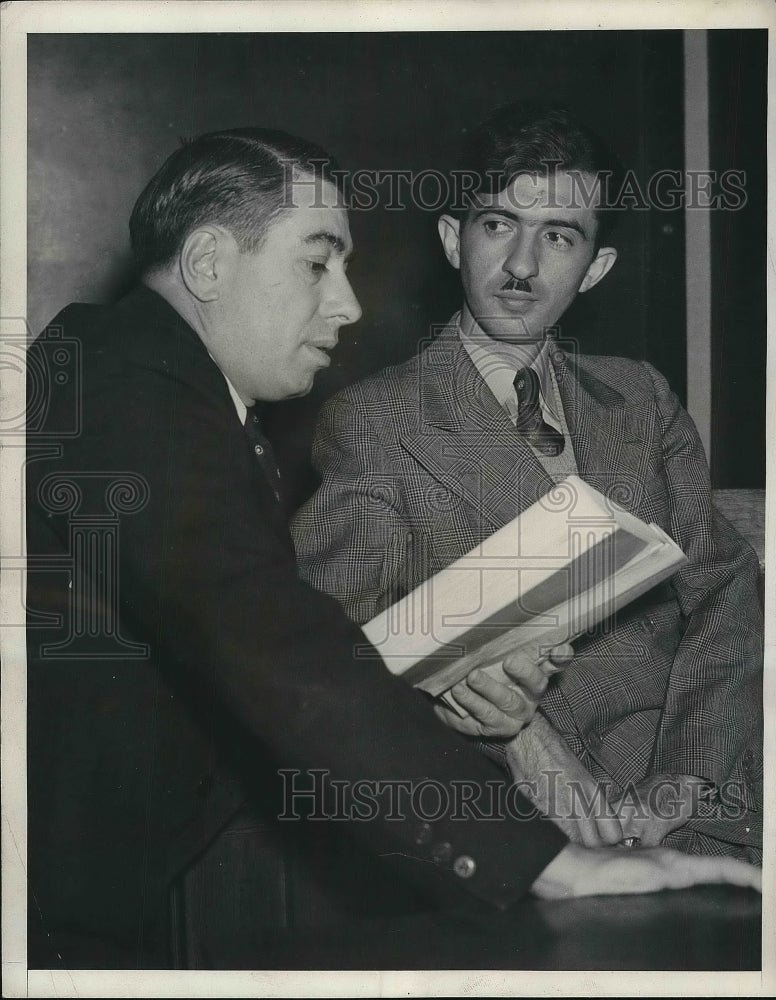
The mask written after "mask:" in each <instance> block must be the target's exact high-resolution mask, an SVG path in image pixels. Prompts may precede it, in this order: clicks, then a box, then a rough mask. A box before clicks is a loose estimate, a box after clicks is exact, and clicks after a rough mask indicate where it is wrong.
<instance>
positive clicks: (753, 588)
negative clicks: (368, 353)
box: [292, 325, 762, 857]
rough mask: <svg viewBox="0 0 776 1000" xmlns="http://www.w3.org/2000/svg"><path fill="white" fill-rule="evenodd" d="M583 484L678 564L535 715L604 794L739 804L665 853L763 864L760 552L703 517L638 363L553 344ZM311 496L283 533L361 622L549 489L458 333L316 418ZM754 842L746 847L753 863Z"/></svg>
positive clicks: (668, 417) (687, 436)
mask: <svg viewBox="0 0 776 1000" xmlns="http://www.w3.org/2000/svg"><path fill="white" fill-rule="evenodd" d="M550 356H551V364H552V365H553V369H554V372H555V376H556V379H557V383H558V388H559V392H560V396H561V400H562V403H563V408H564V413H565V416H566V421H567V424H568V427H569V433H570V437H571V440H572V443H573V448H574V454H575V457H576V462H577V466H578V470H579V475H580V476H581V477H582V478H583V479H584V480H586V481H587V482H588V483H590V484H591V485H592V486H594V487H595V488H596V489H598V490H600V491H601V492H602V493H603V494H605V495H607V496H610V497H611V498H612V499H614V500H616V501H617V502H619V503H620V504H621V505H622V506H625V507H626V508H627V509H629V510H630V511H631V512H632V513H634V514H636V515H637V516H638V517H640V518H641V519H642V520H644V521H647V522H654V523H656V524H658V525H660V527H661V528H663V529H664V530H665V531H666V532H668V534H670V535H671V536H672V537H673V538H674V539H675V541H676V542H677V543H678V544H679V545H680V547H681V548H682V549H683V551H684V552H685V554H686V555H687V556H688V559H689V562H688V563H687V565H686V566H684V567H683V568H682V569H681V570H680V571H679V572H678V573H677V574H676V575H675V576H674V577H673V578H672V580H671V582H670V584H667V585H663V586H662V587H659V588H656V589H655V590H654V591H652V592H651V593H650V594H648V595H646V596H645V597H644V598H642V599H641V600H640V601H639V602H636V604H634V605H632V606H630V607H629V608H626V609H624V610H623V611H622V612H620V613H619V616H618V617H617V620H616V622H611V621H610V622H609V623H608V627H607V628H605V629H603V630H599V631H598V632H596V633H594V634H592V635H591V636H586V637H584V638H583V639H580V640H578V642H577V643H576V644H575V650H576V655H575V659H574V662H573V663H572V665H571V666H570V667H569V668H567V669H566V670H565V671H564V672H562V673H561V674H560V675H559V676H557V677H556V678H555V679H554V680H553V681H552V682H551V684H550V686H549V688H548V690H547V693H546V695H545V697H544V699H543V702H542V711H543V712H544V713H545V715H546V716H547V718H548V719H549V720H550V722H551V723H552V724H553V725H554V727H555V728H556V730H557V731H559V732H560V733H561V734H562V736H563V737H564V738H565V740H566V742H567V743H568V744H569V746H570V748H571V749H572V750H573V751H574V752H575V753H576V755H577V756H578V757H579V758H580V759H581V760H582V761H583V763H584V764H585V765H586V767H587V768H588V770H589V771H590V772H591V773H592V774H593V775H594V777H596V778H597V779H598V780H599V781H603V782H609V783H613V784H614V785H615V786H619V788H620V789H622V788H623V786H625V785H627V783H628V782H631V781H633V782H635V781H639V780H641V779H643V778H644V777H646V776H647V775H650V774H663V773H669V774H693V775H697V776H699V777H703V778H706V779H707V780H708V781H710V782H712V783H714V784H715V785H716V786H717V788H718V789H720V788H722V789H723V792H722V795H723V797H725V796H727V799H728V800H734V801H733V802H729V803H728V804H729V805H730V806H731V808H725V809H723V810H722V811H721V812H720V809H719V806H717V808H716V811H714V810H710V811H709V813H708V815H705V816H704V817H702V818H695V819H693V820H692V821H691V823H690V824H688V825H687V826H685V827H684V828H682V829H681V830H679V831H676V832H675V833H673V834H671V835H670V836H669V838H668V839H667V841H666V843H670V844H673V845H674V846H678V847H680V848H682V849H684V850H687V851H691V852H706V853H733V854H741V855H742V856H744V857H756V856H757V850H758V847H759V845H760V844H761V832H760V829H761V826H760V798H761V797H760V792H759V787H760V782H761V763H760V761H761V726H762V721H761V718H762V701H761V699H762V694H761V676H762V673H761V670H762V645H761V643H762V639H761V635H762V614H761V608H760V604H759V598H758V594H757V578H758V572H759V566H758V561H757V558H756V555H755V554H754V552H753V551H752V550H751V548H750V547H749V546H748V545H747V544H746V542H745V541H744V540H743V539H742V538H741V537H740V536H739V535H738V533H737V532H736V531H735V530H734V529H733V528H732V526H731V525H730V524H729V523H728V522H727V521H726V520H725V519H724V518H723V517H721V516H720V515H719V514H718V513H717V512H716V510H715V509H714V508H713V506H712V502H711V492H710V484H709V477H708V468H707V465H706V460H705V457H704V454H703V449H702V445H701V443H700V440H699V438H698V434H697V431H696V429H695V426H694V424H693V423H692V421H691V419H690V417H689V416H688V415H687V413H686V412H685V411H684V410H683V409H682V407H681V406H680V404H679V402H678V400H677V398H676V396H675V395H674V394H673V392H672V391H671V390H670V388H669V386H668V384H667V383H666V381H665V379H664V378H663V377H662V376H661V375H660V374H659V373H658V372H657V371H656V370H655V369H654V368H653V367H652V366H651V365H649V364H648V363H646V362H641V361H633V360H629V359H625V358H614V357H594V356H585V355H577V356H573V355H572V354H571V353H567V352H566V351H565V350H563V349H561V348H560V346H559V345H555V346H554V347H553V348H552V349H551V351H550ZM314 462H315V464H316V467H317V469H318V471H319V473H320V475H321V477H322V483H321V486H320V488H319V489H318V491H317V492H316V493H315V494H314V496H313V497H312V498H311V499H310V500H309V501H308V502H307V503H306V504H305V505H304V506H303V507H302V508H301V509H300V511H299V512H298V513H297V514H296V516H295V518H294V520H293V522H292V535H293V538H294V542H295V545H296V549H297V557H298V559H299V563H300V567H301V571H302V573H303V574H304V575H305V576H306V578H307V579H308V580H309V581H310V582H311V583H312V584H313V585H314V586H316V587H318V588H320V589H322V590H325V591H326V592H328V593H330V594H332V595H333V596H334V597H336V598H337V599H338V600H339V601H340V602H341V603H342V605H343V606H344V608H345V610H346V611H347V613H348V614H349V615H350V616H351V617H352V618H353V619H354V620H356V621H358V622H361V623H363V622H365V621H367V620H368V619H369V618H371V617H372V616H373V615H374V614H376V613H377V612H379V611H380V610H382V608H383V607H385V606H386V604H388V603H389V602H391V601H394V600H396V599H398V598H399V597H401V596H402V595H403V594H404V593H406V592H408V591H409V590H410V589H412V588H413V587H415V586H416V585H417V584H418V583H420V582H421V581H422V580H423V579H424V578H426V577H428V576H429V575H431V574H432V573H435V572H438V571H439V570H440V569H442V568H443V567H444V566H446V565H448V564H449V563H450V562H452V561H453V560H454V559H457V558H459V557H460V556H461V555H463V554H464V553H466V552H468V551H469V550H470V549H471V548H473V547H474V546H475V545H476V544H477V543H478V542H479V541H480V540H481V539H482V538H484V537H486V536H487V535H489V534H491V533H492V532H493V531H495V530H497V529H498V528H500V527H502V526H503V525H504V524H506V523H507V522H508V521H510V520H511V519H512V518H514V517H515V516H516V515H518V514H519V513H520V512H521V511H522V510H524V509H525V508H526V507H528V506H529V505H530V504H531V503H533V502H534V501H535V500H537V499H538V498H539V497H540V496H542V495H544V494H545V493H546V492H547V491H548V490H549V489H551V488H552V485H553V483H552V481H551V480H550V479H549V477H548V476H547V474H546V472H545V470H544V468H543V466H542V465H541V463H540V461H539V460H538V459H537V457H536V456H535V454H534V453H533V451H532V450H531V449H530V447H529V446H528V445H527V444H526V443H525V442H524V440H523V439H522V437H521V436H520V435H519V433H518V432H517V431H516V430H515V428H514V426H513V425H512V423H511V422H510V420H509V419H508V417H507V416H506V414H505V412H504V411H503V409H502V407H501V406H499V404H498V403H497V402H496V400H495V398H494V397H493V395H492V394H491V392H490V390H489V389H488V388H487V386H486V385H485V382H484V381H483V379H482V378H481V376H480V375H479V373H478V372H477V370H476V368H475V367H474V365H473V364H472V362H471V360H470V358H469V355H468V354H467V352H466V350H465V349H464V348H463V346H462V345H461V343H460V340H459V337H458V333H457V328H456V327H455V325H451V326H448V327H446V328H445V329H444V330H443V331H442V333H441V334H440V336H439V337H437V338H436V340H434V341H432V343H431V344H430V345H429V346H427V347H426V349H425V350H423V351H422V352H420V353H419V354H418V355H417V356H416V357H414V358H413V359H412V360H410V361H408V362H406V363H404V364H401V365H398V366H395V367H391V368H388V369H385V370H384V371H382V372H380V373H378V374H376V375H373V376H371V377H369V378H367V379H365V380H364V381H362V382H360V383H357V384H355V385H352V386H349V387H348V388H346V389H345V390H343V391H342V392H340V393H339V394H337V395H336V396H335V397H333V398H332V399H331V400H330V401H329V402H328V403H327V404H326V405H325V407H324V408H323V410H322V412H321V415H320V418H319V423H318V428H317V432H316V440H315V445H314ZM750 849H754V852H753V853H751V852H750Z"/></svg>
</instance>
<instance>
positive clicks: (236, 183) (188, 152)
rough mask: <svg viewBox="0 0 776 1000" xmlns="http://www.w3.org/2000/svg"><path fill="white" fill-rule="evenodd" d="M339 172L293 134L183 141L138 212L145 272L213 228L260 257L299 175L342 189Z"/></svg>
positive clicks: (135, 235) (226, 134) (218, 135)
mask: <svg viewBox="0 0 776 1000" xmlns="http://www.w3.org/2000/svg"><path fill="white" fill-rule="evenodd" d="M338 171H339V168H338V166H337V164H336V162H335V161H334V160H333V159H332V158H331V157H330V156H329V155H328V153H327V152H326V151H325V150H324V149H322V148H321V147H320V146H317V145H315V144H314V143H311V142H307V141H306V140H305V139H299V138H297V137H296V136H293V135H289V134H288V133H287V132H281V131H277V130H271V129H261V128H234V129H228V130H225V131H220V132H208V133H206V134H204V135H200V136H198V137H197V138H195V139H190V140H184V141H183V143H182V145H181V146H180V148H179V149H177V150H176V151H175V152H174V153H172V155H171V156H169V157H168V158H167V160H165V162H164V163H163V164H162V166H161V167H160V169H159V170H158V171H157V173H156V174H155V175H154V177H152V178H151V180H150V181H149V183H148V184H147V185H146V187H145V189H144V190H143V192H142V193H141V195H140V197H139V198H138V199H137V201H136V202H135V207H134V208H133V209H132V215H131V217H130V220H129V232H130V240H131V244H132V252H133V253H134V255H135V262H136V264H137V267H138V269H139V272H140V274H145V273H148V272H150V271H154V270H158V269H160V268H163V267H166V266H168V265H169V264H171V263H172V262H173V260H174V259H175V257H176V256H177V254H178V253H179V252H180V250H181V248H182V247H183V244H184V242H185V240H186V237H187V236H188V235H189V233H191V232H192V231H193V230H194V229H196V228H197V227H198V226H201V225H204V224H206V223H213V224H217V225H219V226H222V227H223V228H224V229H227V230H228V231H229V232H230V233H231V234H232V236H234V238H235V240H236V242H237V245H238V246H239V248H240V250H241V251H242V252H244V253H253V252H254V251H256V250H257V249H258V248H259V246H260V244H261V241H262V239H263V237H264V235H265V234H266V232H267V230H268V228H269V227H270V225H271V224H272V223H273V222H274V221H275V220H276V219H277V218H278V217H279V216H280V215H281V214H282V213H283V212H284V210H286V209H288V208H289V207H290V205H291V203H290V201H289V195H290V190H289V188H290V182H291V180H292V179H293V178H294V176H298V175H299V173H302V174H306V175H309V176H311V177H314V178H318V179H320V180H326V181H330V182H331V183H332V184H334V186H335V187H336V188H337V189H338V190H341V185H342V180H341V177H342V175H341V173H339V174H338ZM343 204H344V201H343Z"/></svg>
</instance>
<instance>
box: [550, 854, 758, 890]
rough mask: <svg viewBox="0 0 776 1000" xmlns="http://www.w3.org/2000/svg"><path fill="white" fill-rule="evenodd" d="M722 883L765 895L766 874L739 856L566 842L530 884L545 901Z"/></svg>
mask: <svg viewBox="0 0 776 1000" xmlns="http://www.w3.org/2000/svg"><path fill="white" fill-rule="evenodd" d="M707 882H724V883H728V884H730V885H739V886H744V887H747V888H750V889H756V890H757V891H758V892H762V872H761V871H760V869H759V868H757V867H755V866H754V865H750V864H747V862H745V861H738V860H737V859H736V858H724V857H722V858H718V857H705V856H703V855H690V854H682V853H681V851H675V850H673V849H672V848H670V847H632V848H630V849H627V850H625V849H623V848H621V847H602V848H597V849H591V848H588V847H581V846H580V845H579V844H567V845H566V847H564V848H563V850H562V851H561V852H560V854H558V855H556V856H555V857H554V858H553V859H552V861H551V862H550V863H549V865H547V867H546V868H545V869H544V871H543V872H542V873H541V875H540V876H539V877H538V878H537V879H536V881H535V882H534V883H533V885H532V886H531V891H532V892H533V893H534V895H536V896H539V897H541V898H542V899H567V898H569V897H572V896H619V895H625V894H630V893H639V892H659V891H660V890H661V889H687V888H689V887H690V886H693V885H699V884H703V883H707Z"/></svg>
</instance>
